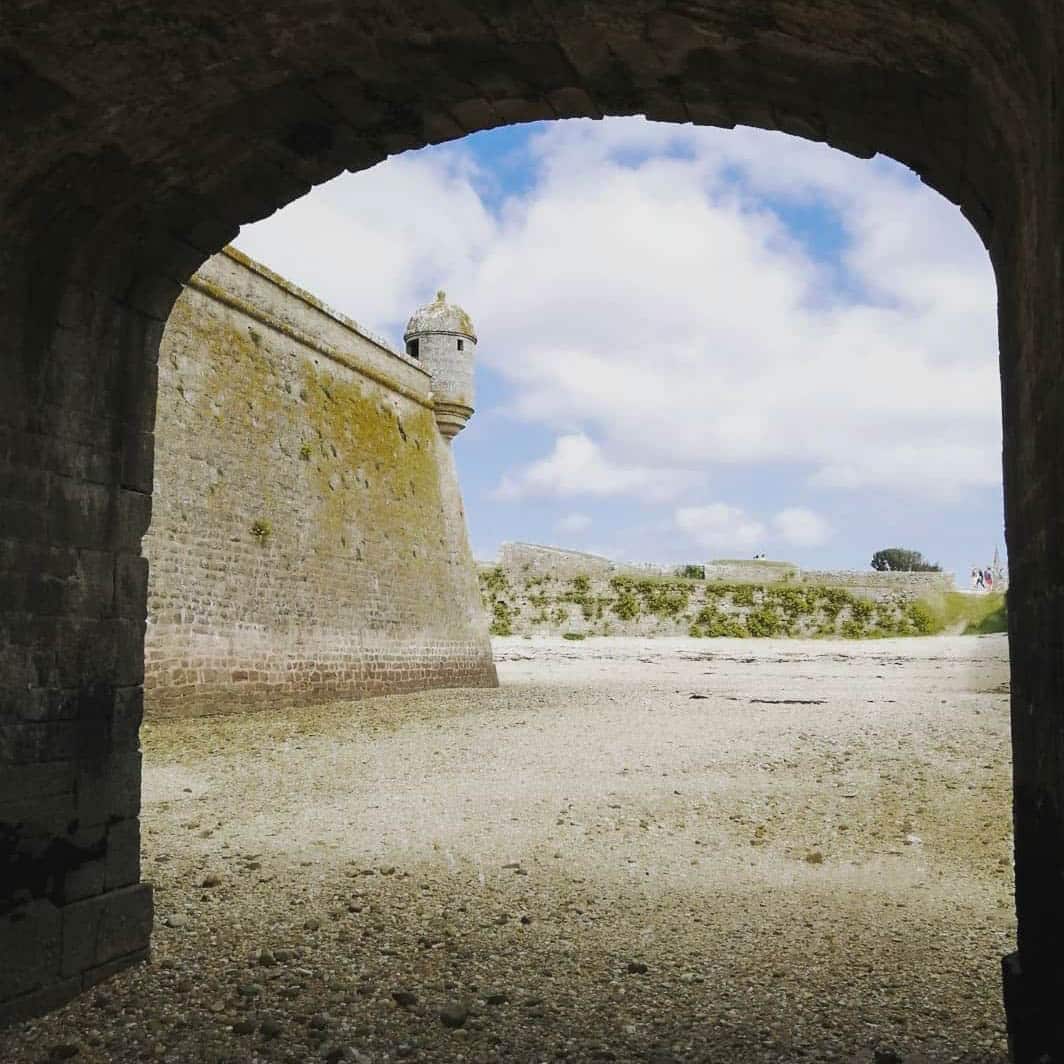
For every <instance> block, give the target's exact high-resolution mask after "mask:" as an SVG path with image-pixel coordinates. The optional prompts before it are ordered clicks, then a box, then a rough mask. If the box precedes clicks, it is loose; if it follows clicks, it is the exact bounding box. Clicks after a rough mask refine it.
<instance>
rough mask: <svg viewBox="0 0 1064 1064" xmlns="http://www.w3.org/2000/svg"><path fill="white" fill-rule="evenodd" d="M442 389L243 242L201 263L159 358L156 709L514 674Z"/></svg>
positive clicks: (149, 665)
mask: <svg viewBox="0 0 1064 1064" xmlns="http://www.w3.org/2000/svg"><path fill="white" fill-rule="evenodd" d="M430 389H431V379H430V378H429V376H428V374H427V373H425V371H424V370H423V369H422V368H421V367H420V366H419V365H418V364H417V362H416V361H414V360H412V359H408V358H407V357H406V356H405V355H401V354H399V353H398V352H394V351H391V350H390V349H389V348H388V347H387V346H386V345H385V344H384V343H383V342H382V341H379V340H377V339H376V338H374V337H372V336H370V335H369V334H367V333H365V332H364V331H362V330H360V329H359V328H358V327H357V326H356V325H355V324H354V323H353V322H351V321H349V320H348V319H346V318H343V317H341V316H340V315H337V314H335V313H334V312H332V311H330V310H329V309H328V308H327V307H325V306H324V305H323V304H321V303H319V302H318V301H317V300H315V299H313V298H312V297H310V296H309V295H307V294H306V293H304V292H301V291H300V290H299V289H297V288H295V287H294V286H292V285H289V284H288V283H287V282H285V281H284V280H282V279H281V278H279V277H276V276H275V275H273V274H271V273H270V272H269V271H268V270H266V269H264V268H263V267H261V266H259V265H258V264H256V263H253V262H251V260H248V259H246V258H245V257H244V256H242V255H240V254H239V253H237V252H234V251H232V250H227V251H225V252H223V253H221V254H220V255H217V256H215V257H214V258H213V259H211V260H210V261H209V262H207V263H206V264H205V265H204V266H203V267H202V269H201V270H200V271H199V273H198V274H197V275H196V277H195V278H193V281H192V283H191V284H190V285H189V287H188V288H187V289H186V290H185V292H184V294H183V295H182V296H181V298H180V299H179V300H178V302H177V305H176V306H175V308H174V310H173V313H172V314H171V316H170V319H169V321H168V323H167V326H166V332H165V334H164V338H163V343H162V346H161V350H160V358H159V399H158V411H157V418H156V451H155V454H156V458H155V494H154V506H153V517H152V522H151V527H150V530H149V532H148V535H147V536H146V537H145V540H144V551H145V554H146V556H147V558H148V560H149V564H150V582H149V600H148V611H149V620H148V628H147V637H146V677H145V695H146V705H147V711H148V712H149V713H152V712H154V713H156V714H159V713H194V712H219V711H232V710H238V709H241V708H244V707H248V706H256V707H258V706H264V705H268V704H270V703H271V702H273V701H278V700H284V701H285V702H288V703H290V702H292V701H321V700H325V699H330V698H352V697H359V696H362V695H369V694H378V693H385V692H391V691H399V690H412V689H420V688H425V687H431V686H457V685H463V686H466V685H493V684H494V683H495V682H496V677H495V667H494V665H493V664H492V659H491V648H490V645H489V642H488V637H487V624H488V622H487V618H486V616H485V614H484V610H483V606H482V604H481V601H480V597H479V592H478V588H477V579H476V570H475V566H474V563H473V559H472V555H471V553H470V550H469V544H468V538H467V534H466V528H465V517H464V513H463V510H462V502H461V495H460V492H459V488H458V482H457V477H456V474H455V468H454V461H453V456H452V454H451V450H450V445H449V444H448V443H447V442H446V441H445V440H444V439H443V438H442V437H441V435H440V433H439V431H438V430H437V427H436V422H435V418H434V414H433V409H432V403H431V399H430Z"/></svg>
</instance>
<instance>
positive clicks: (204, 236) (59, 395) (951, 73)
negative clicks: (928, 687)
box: [0, 0, 1064, 1061]
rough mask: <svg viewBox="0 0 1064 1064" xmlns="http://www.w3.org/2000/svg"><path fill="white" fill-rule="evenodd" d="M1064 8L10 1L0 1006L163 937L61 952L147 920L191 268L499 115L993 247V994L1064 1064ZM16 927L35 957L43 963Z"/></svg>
mask: <svg viewBox="0 0 1064 1064" xmlns="http://www.w3.org/2000/svg"><path fill="white" fill-rule="evenodd" d="M1062 18H1064V16H1062V13H1061V7H1060V4H1059V2H1057V0H1026V2H1024V3H1016V2H1013V0H938V2H936V3H933V4H915V3H910V2H909V0H579V2H577V0H536V2H535V3H529V4H512V3H504V2H502V0H420V2H414V0H307V2H305V3H300V4H292V3H283V4H282V3H279V2H277V0H230V2H228V3H227V4H225V5H222V6H220V5H218V4H216V3H207V2H206V0H186V2H185V3H183V4H181V5H176V6H175V5H169V4H161V3H160V4H152V3H145V4H137V5H132V4H128V5H122V4H115V3H113V2H112V0H83V2H82V3H79V4H76V5H72V4H68V3H60V2H58V0H51V2H48V0H46V2H44V3H40V2H38V0H10V2H9V3H8V4H6V5H5V8H4V16H3V20H2V22H0V88H2V92H0V159H2V160H3V163H2V169H0V325H2V330H0V336H2V337H3V339H2V341H0V343H2V345H3V346H2V348H0V351H2V354H0V373H2V379H3V382H4V386H3V388H0V478H2V484H3V488H2V490H0V581H2V590H3V594H2V596H0V699H2V702H0V781H2V782H0V867H2V868H3V869H4V871H5V874H4V875H3V876H0V957H3V958H5V961H4V962H3V964H4V969H3V973H2V976H3V982H2V983H0V999H2V1000H4V1001H6V1002H8V1003H9V1004H8V1005H7V1006H6V1012H7V1014H11V1013H12V1012H14V1011H25V1010H27V1009H30V1008H39V1007H42V1006H43V1005H45V1004H48V1003H49V1002H51V1001H54V1000H57V999H58V998H59V997H61V996H63V995H64V994H69V993H72V992H74V991H76V990H77V988H78V987H79V986H81V985H84V984H85V983H86V982H87V981H91V980H92V979H93V978H96V973H99V972H100V971H103V970H107V968H108V966H109V965H111V964H112V963H121V961H122V960H123V959H128V958H131V957H136V956H140V955H142V952H143V949H144V948H145V947H146V945H147V921H146V919H142V920H141V922H140V923H138V922H137V919H131V921H130V922H129V923H128V926H130V927H138V928H141V929H142V930H143V934H141V935H140V937H138V938H136V939H135V940H134V939H131V938H129V937H123V936H117V937H113V936H108V935H103V936H97V938H96V939H95V940H94V942H95V943H96V952H95V953H94V955H93V956H92V957H87V956H86V955H84V954H83V953H80V952H79V951H78V950H77V949H75V948H73V946H72V947H71V950H70V952H69V954H68V952H67V950H66V945H65V944H66V943H67V942H68V941H69V942H71V943H74V942H76V941H78V937H79V935H81V934H82V933H83V932H84V930H85V928H86V927H88V926H90V924H91V920H93V919H97V918H100V919H102V916H100V913H102V912H103V911H106V912H108V913H110V912H111V911H112V909H111V908H110V907H111V906H112V905H114V906H121V905H130V906H132V905H134V904H136V905H138V906H140V908H139V909H137V912H138V913H139V914H141V917H142V916H143V914H144V913H145V912H146V911H147V908H146V901H145V899H146V892H145V891H144V890H143V889H139V888H136V887H134V886H132V885H131V884H133V883H135V882H136V879H137V870H136V867H135V866H136V860H135V847H131V846H129V844H128V842H126V843H125V844H120V842H119V837H122V838H124V839H127V840H128V838H129V837H131V836H132V834H133V833H134V830H135V828H134V827H131V826H129V825H130V823H131V822H132V823H133V824H135V817H136V791H137V784H136V779H137V774H138V756H139V755H138V754H137V740H136V719H137V716H138V715H139V712H140V686H141V683H142V664H141V662H142V654H141V643H142V638H143V622H144V609H145V583H146V574H145V568H144V563H143V561H142V559H141V556H140V537H141V535H142V534H143V533H144V531H145V529H146V527H147V522H148V517H149V501H150V497H151V471H152V442H151V441H152V432H151V430H152V424H153V399H154V391H155V357H156V353H157V350H158V340H159V335H160V331H161V328H162V324H163V322H164V321H165V319H166V316H167V314H168V313H169V310H170V306H171V305H172V303H173V300H174V299H175V298H176V296H177V294H178V291H179V284H180V282H183V281H184V280H185V279H186V278H188V276H189V275H190V274H191V273H192V272H193V271H194V270H195V269H196V268H197V267H198V266H199V264H200V263H201V262H202V261H203V260H204V259H205V258H207V257H208V256H209V255H210V254H212V253H213V252H215V251H217V250H218V249H219V248H221V247H222V246H223V245H224V244H225V243H227V242H228V241H229V240H230V239H232V238H233V236H234V235H235V234H236V232H237V227H238V226H239V224H241V223H243V222H248V221H252V220H255V219H257V218H261V217H264V216H266V215H268V214H270V213H271V212H272V211H274V210H276V209H277V208H278V207H280V206H282V205H283V204H285V203H287V202H289V201H290V200H292V199H293V198H295V197H296V196H298V195H300V194H302V193H304V192H306V191H307V190H308V189H309V188H310V187H311V186H312V185H314V184H316V183H318V182H321V181H324V180H326V179H328V178H329V177H332V176H334V175H335V174H337V173H338V172H340V170H342V169H344V168H349V169H359V168H362V167H365V166H368V165H371V164H372V163H374V162H376V161H378V160H379V159H381V158H383V157H384V156H385V155H387V154H388V153H392V152H397V151H401V150H403V149H405V148H409V147H414V146H418V145H422V144H426V143H430V142H437V141H441V140H447V139H451V138H454V137H458V136H461V135H462V134H464V133H466V132H470V131H473V130H478V129H485V128H488V127H491V126H495V125H500V124H505V123H510V122H520V121H528V120H532V119H538V118H553V117H571V116H575V115H591V116H598V115H602V114H631V113H636V112H638V113H644V114H646V115H648V116H649V117H650V118H654V119H664V120H670V121H680V122H683V121H694V122H698V123H706V124H717V125H726V126H727V125H733V124H735V123H744V124H750V125H756V126H762V127H766V128H772V129H781V130H784V131H786V132H790V133H796V134H798V135H800V136H806V137H811V138H814V139H821V140H826V141H827V142H829V143H831V144H834V145H835V146H837V147H840V148H842V149H844V150H847V151H850V152H853V153H855V154H858V155H869V154H871V153H873V152H875V151H882V152H885V153H887V154H890V155H892V156H894V157H895V158H897V159H899V160H900V161H902V162H904V163H907V164H908V165H910V166H911V167H913V168H914V169H915V170H916V171H917V172H918V173H919V174H920V175H921V176H922V177H923V178H924V180H925V181H927V182H928V183H929V184H930V185H932V186H933V187H934V188H936V189H938V190H939V191H940V192H942V193H943V194H944V195H946V196H948V197H949V198H950V199H952V200H953V201H954V202H956V203H958V204H959V205H960V207H961V209H962V210H963V211H964V213H965V215H966V216H967V217H968V218H969V219H970V221H971V222H972V224H973V225H974V226H975V228H976V229H977V230H978V232H979V233H980V235H981V236H982V238H983V240H984V242H985V243H986V245H987V247H988V248H989V250H990V254H991V257H992V260H993V262H994V266H995V269H996V272H997V277H998V284H999V301H1000V302H999V305H1000V334H1001V365H1002V393H1003V411H1004V425H1005V453H1004V464H1005V474H1006V511H1007V535H1008V542H1009V555H1010V557H1009V560H1010V569H1011V572H1012V593H1011V595H1010V614H1011V616H1010V625H1011V632H1012V639H1013V644H1012V648H1013V712H1014V744H1015V766H1016V767H1015V775H1016V857H1017V909H1018V916H1019V922H1020V931H1019V955H1018V957H1017V958H1015V959H1014V960H1013V961H1012V962H1010V963H1009V965H1008V966H1007V968H1008V980H1007V998H1008V1003H1009V1014H1010V1024H1011V1027H1012V1032H1013V1036H1014V1046H1015V1053H1016V1057H1017V1059H1018V1060H1022V1061H1027V1060H1032V1061H1033V1060H1036V1059H1038V1056H1039V1054H1041V1053H1043V1052H1044V1053H1046V1054H1048V1055H1049V1057H1050V1058H1051V1059H1054V1060H1064V1029H1062V1025H1064V1020H1059V1019H1058V1012H1059V1010H1058V1008H1057V1004H1058V1002H1059V1001H1060V1000H1061V994H1062V991H1064V906H1062V905H1061V898H1062V896H1064V815H1062V813H1064V810H1062V808H1061V803H1062V799H1064V782H1062V777H1064V719H1062V710H1061V698H1062V694H1064V646H1062V643H1064V557H1062V552H1061V550H1060V546H1059V543H1060V528H1061V523H1062V518H1064V505H1062V502H1061V500H1062V499H1064V463H1061V462H1060V460H1059V443H1060V426H1061V424H1062V423H1064V422H1062V418H1064V385H1062V383H1061V373H1060V360H1061V342H1062V335H1061V333H1062V328H1061V327H1062V322H1061V298H1060V297H1061V279H1062V278H1061V255H1062V250H1064V249H1062V239H1061V238H1062V233H1064V219H1062V217H1061V177H1062V173H1064V158H1062V142H1061V129H1062V113H1061V95H1060V84H1059V81H1060V74H1061V49H1062V47H1064V28H1062ZM123 825H126V826H123ZM101 846H102V847H103V849H100V847H101ZM122 850H124V852H126V853H127V854H128V856H127V858H126V859H125V861H124V862H122V861H118V862H117V864H118V865H120V866H121V869H122V870H121V871H120V872H119V871H117V870H115V871H113V872H112V873H111V875H110V878H109V875H108V872H107V863H108V861H109V859H110V855H111V853H112V852H118V851H122ZM92 854H95V855H96V856H90V855H92ZM101 861H103V862H104V869H103V871H102V872H100V871H98V864H99V862H101ZM93 862H96V863H97V866H96V868H94V867H93V864H92V863H93ZM9 868H10V869H15V870H16V874H10V873H8V871H7V870H8V869H9ZM101 877H102V878H101ZM125 884H130V885H129V886H127V885H125ZM131 898H132V899H137V901H136V902H135V903H134V902H131V901H129V900H128V899H131ZM91 899H97V900H95V901H92V900H91ZM108 899H111V900H108ZM86 905H88V906H89V909H92V907H93V906H96V908H95V909H92V911H93V912H94V913H96V915H95V916H93V915H91V914H90V913H89V909H86V908H85V906H86ZM79 906H80V907H82V908H78V907H79ZM108 919H110V917H108ZM138 919H139V917H138ZM108 926H110V925H108ZM123 926H126V925H123ZM57 936H58V937H57ZM112 938H113V941H112ZM30 941H33V942H39V943H42V944H48V943H50V945H47V947H46V948H42V949H40V950H37V951H35V952H32V953H30V954H29V955H27V954H26V953H25V950H26V948H27V943H29V942H30ZM57 943H58V944H57ZM107 943H110V944H107ZM101 950H102V951H103V953H102V954H101V952H100V951H101ZM13 956H18V957H24V956H25V957H26V963H25V964H21V963H20V964H18V965H14V964H12V963H11V962H10V961H9V960H7V959H6V958H10V957H13Z"/></svg>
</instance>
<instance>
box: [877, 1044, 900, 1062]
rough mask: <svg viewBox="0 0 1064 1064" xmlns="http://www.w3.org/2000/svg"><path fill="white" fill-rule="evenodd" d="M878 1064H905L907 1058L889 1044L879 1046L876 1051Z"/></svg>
mask: <svg viewBox="0 0 1064 1064" xmlns="http://www.w3.org/2000/svg"><path fill="white" fill-rule="evenodd" d="M873 1055H874V1057H875V1062H876V1064H903V1062H904V1060H905V1058H904V1057H903V1056H902V1055H901V1054H900V1053H899V1052H898V1051H897V1050H896V1049H891V1048H890V1047H889V1046H877V1047H876V1049H875V1051H874V1054H873Z"/></svg>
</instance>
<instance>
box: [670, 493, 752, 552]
mask: <svg viewBox="0 0 1064 1064" xmlns="http://www.w3.org/2000/svg"><path fill="white" fill-rule="evenodd" d="M675 516H676V526H677V527H678V528H679V529H680V531H681V532H686V533H687V535H689V536H690V537H691V539H693V540H694V541H695V543H697V544H698V545H699V546H700V547H703V548H705V549H706V550H712V551H724V552H729V553H737V554H745V553H746V552H747V551H749V550H750V549H751V548H752V547H756V546H758V545H760V543H761V542H762V540H763V539H764V538H765V532H766V529H765V526H764V525H763V524H762V523H761V522H760V521H757V520H754V519H753V518H751V517H750V516H749V515H748V514H747V513H746V512H745V511H744V510H742V509H741V508H740V507H738V506H729V505H728V504H727V503H723V502H715V503H709V504H707V505H705V506H681V507H678V508H677V510H676V515H675Z"/></svg>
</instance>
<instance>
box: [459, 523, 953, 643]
mask: <svg viewBox="0 0 1064 1064" xmlns="http://www.w3.org/2000/svg"><path fill="white" fill-rule="evenodd" d="M704 572H705V578H704V579H701V578H699V579H689V578H684V577H679V576H677V575H676V572H675V570H674V569H669V568H665V567H661V566H651V565H641V566H636V565H626V564H623V563H619V562H614V561H611V560H610V559H609V558H604V557H602V556H600V555H596V554H585V553H583V552H580V551H569V550H563V549H561V548H559V547H543V546H538V545H535V544H531V543H504V544H503V545H502V547H501V549H500V551H499V561H498V562H497V563H481V564H480V582H481V590H482V593H483V596H484V602H485V606H486V607H487V609H488V610H489V611H490V613H491V616H492V632H493V633H494V634H496V635H533V634H541V635H569V636H570V637H581V636H588V635H624V636H678V635H694V636H782V635H793V636H827V635H841V636H846V637H849V638H861V637H864V636H872V635H917V634H921V633H923V632H926V631H930V630H931V628H932V626H933V623H934V622H933V618H932V617H931V615H930V613H929V612H928V610H927V609H926V608H925V602H926V601H929V600H930V601H933V600H936V599H938V598H939V597H940V596H941V595H942V594H943V593H944V592H948V591H952V590H953V577H952V576H951V575H950V574H949V573H889V572H888V573H879V572H875V571H871V570H870V571H869V572H867V573H864V572H853V571H842V570H840V571H837V572H827V571H818V570H805V571H803V570H801V569H799V568H798V566H796V565H792V564H790V563H788V562H769V561H764V560H751V561H743V560H735V561H714V562H707V563H706V564H705V566H704Z"/></svg>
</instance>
